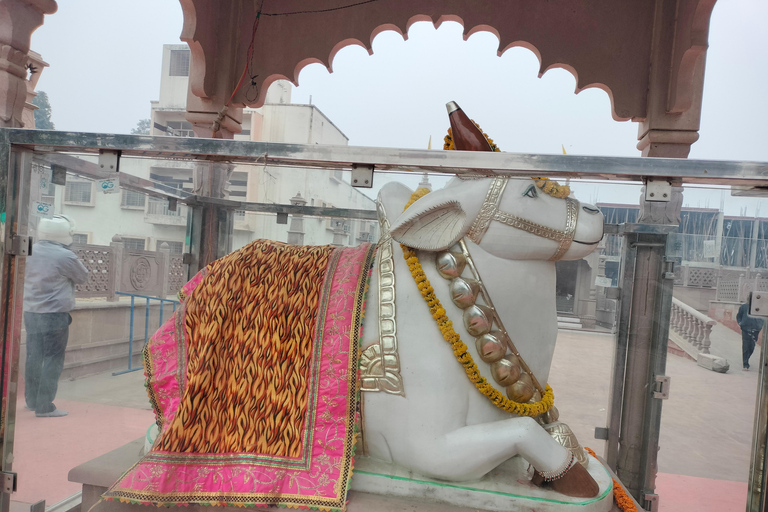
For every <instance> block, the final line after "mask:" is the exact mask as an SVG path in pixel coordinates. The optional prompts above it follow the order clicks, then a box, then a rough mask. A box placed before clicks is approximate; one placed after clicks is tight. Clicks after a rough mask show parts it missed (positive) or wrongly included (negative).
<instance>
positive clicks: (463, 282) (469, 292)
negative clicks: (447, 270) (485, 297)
mask: <svg viewBox="0 0 768 512" xmlns="http://www.w3.org/2000/svg"><path fill="white" fill-rule="evenodd" d="M479 293H480V283H478V282H477V281H476V280H475V279H468V278H463V277H457V278H455V279H454V280H452V281H451V299H452V300H453V303H454V304H456V307H458V308H460V309H467V308H468V307H469V306H472V305H474V304H475V301H477V295H478V294H479Z"/></svg>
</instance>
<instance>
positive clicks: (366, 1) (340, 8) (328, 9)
mask: <svg viewBox="0 0 768 512" xmlns="http://www.w3.org/2000/svg"><path fill="white" fill-rule="evenodd" d="M378 1H379V0H364V1H362V2H356V3H354V4H348V5H340V6H338V7H329V8H327V9H315V10H307V11H293V12H269V13H267V12H265V13H262V16H293V15H295V14H317V13H322V12H331V11H341V10H343V9H349V8H351V7H357V6H359V5H365V4H371V3H373V2H378Z"/></svg>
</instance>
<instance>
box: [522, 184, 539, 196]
mask: <svg viewBox="0 0 768 512" xmlns="http://www.w3.org/2000/svg"><path fill="white" fill-rule="evenodd" d="M523 195H524V196H528V197H531V198H535V197H538V196H539V193H538V192H536V185H531V186H529V187H528V188H527V189H525V192H523Z"/></svg>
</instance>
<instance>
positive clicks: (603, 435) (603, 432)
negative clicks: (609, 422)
mask: <svg viewBox="0 0 768 512" xmlns="http://www.w3.org/2000/svg"><path fill="white" fill-rule="evenodd" d="M595 439H602V440H603V441H607V440H608V427H595Z"/></svg>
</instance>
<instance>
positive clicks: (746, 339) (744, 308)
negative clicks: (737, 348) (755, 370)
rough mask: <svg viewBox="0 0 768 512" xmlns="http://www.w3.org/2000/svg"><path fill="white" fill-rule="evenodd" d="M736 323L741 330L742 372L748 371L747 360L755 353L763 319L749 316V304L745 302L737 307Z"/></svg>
mask: <svg viewBox="0 0 768 512" xmlns="http://www.w3.org/2000/svg"><path fill="white" fill-rule="evenodd" d="M736 322H738V324H739V327H740V328H741V354H742V363H743V370H744V371H745V372H746V371H748V370H749V358H750V357H752V352H754V351H755V344H756V343H757V337H758V335H759V334H760V330H762V328H763V319H762V318H758V317H754V316H750V315H749V303H748V302H745V303H744V304H742V305H741V306H740V307H739V312H738V313H737V314H736Z"/></svg>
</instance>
